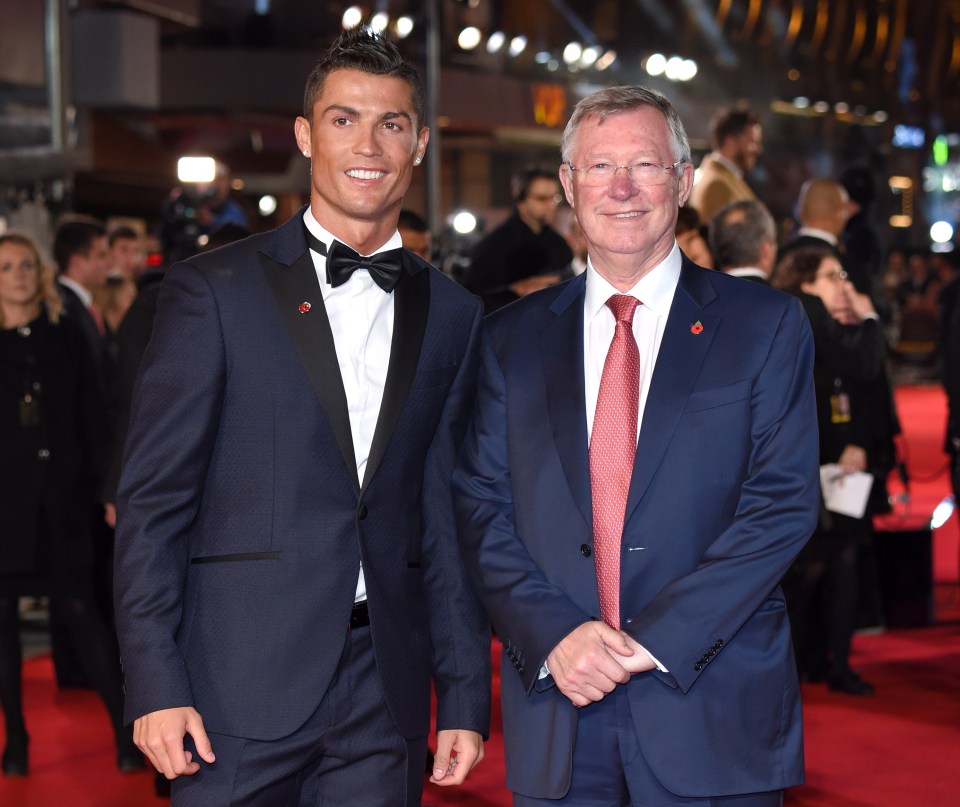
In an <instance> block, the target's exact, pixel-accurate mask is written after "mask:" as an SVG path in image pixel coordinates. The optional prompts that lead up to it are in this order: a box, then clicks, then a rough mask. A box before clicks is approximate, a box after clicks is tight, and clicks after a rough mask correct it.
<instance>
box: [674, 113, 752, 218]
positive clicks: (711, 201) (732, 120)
mask: <svg viewBox="0 0 960 807" xmlns="http://www.w3.org/2000/svg"><path fill="white" fill-rule="evenodd" d="M710 141H711V144H712V145H713V151H711V152H710V153H709V154H707V155H706V156H705V157H704V158H703V160H702V161H701V163H700V167H699V168H698V169H697V173H696V180H695V182H694V185H693V193H692V194H691V195H690V204H691V205H693V206H694V207H695V208H696V209H697V212H698V213H699V214H700V215H701V216H702V217H703V219H704V221H710V219H712V218H713V214H714V213H716V212H717V211H718V210H719V209H720V208H721V207H723V206H724V205H725V204H726V203H727V202H732V201H734V200H735V199H754V198H756V195H755V194H754V192H753V191H752V190H751V189H750V186H749V185H748V184H747V182H746V180H745V179H744V177H745V175H746V174H749V173H750V172H751V171H752V170H753V169H754V167H755V166H756V164H757V158H758V157H759V156H760V153H761V152H762V151H763V127H762V126H761V125H760V118H759V117H758V116H757V113H756V112H754V111H753V110H751V109H749V108H747V107H742V106H735V107H725V108H723V109H720V110H718V111H717V113H716V114H715V115H714V116H713V118H712V119H711V120H710Z"/></svg>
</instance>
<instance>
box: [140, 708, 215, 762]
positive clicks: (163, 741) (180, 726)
mask: <svg viewBox="0 0 960 807" xmlns="http://www.w3.org/2000/svg"><path fill="white" fill-rule="evenodd" d="M186 734H189V735H190V736H191V737H193V742H194V745H196V747H197V753H198V754H199V755H200V758H201V759H202V760H203V761H204V762H208V763H211V764H212V763H213V762H214V761H216V757H215V756H214V754H213V748H212V747H211V745H210V738H209V737H207V732H206V731H205V730H204V728H203V719H202V718H201V717H200V713H199V712H197V710H196V709H194V708H193V707H192V706H178V707H176V708H174V709H161V710H159V711H157V712H150V714H147V715H144V716H143V717H140V718H137V720H135V721H134V723H133V741H134V742H135V743H136V744H137V748H139V749H140V750H141V751H143V753H144V754H146V756H147V759H149V760H150V763H151V764H152V765H153V767H154V768H156V769H157V770H158V771H160V773H162V774H163V775H164V776H166V777H167V779H176V778H177V777H178V776H182V775H186V776H192V775H193V774H195V773H196V772H197V771H199V770H200V763H199V762H196V761H195V760H194V759H193V754H191V753H190V752H189V751H186V750H184V748H183V738H184V735H186Z"/></svg>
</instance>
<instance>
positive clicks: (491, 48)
mask: <svg viewBox="0 0 960 807" xmlns="http://www.w3.org/2000/svg"><path fill="white" fill-rule="evenodd" d="M506 41H507V35H506V34H505V33H504V32H503V31H494V32H493V33H492V34H490V36H489V37H488V38H487V53H496V52H497V51H499V50H500V48H502V47H503V43H504V42H506Z"/></svg>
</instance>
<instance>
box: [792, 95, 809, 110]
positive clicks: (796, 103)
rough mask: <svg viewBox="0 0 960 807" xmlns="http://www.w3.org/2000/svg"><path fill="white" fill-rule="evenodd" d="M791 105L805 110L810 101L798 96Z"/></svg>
mask: <svg viewBox="0 0 960 807" xmlns="http://www.w3.org/2000/svg"><path fill="white" fill-rule="evenodd" d="M793 105H794V106H795V107H796V108H797V109H807V108H808V107H809V106H810V99H809V98H807V97H806V96H803V95H798V96H797V97H796V98H794V99H793Z"/></svg>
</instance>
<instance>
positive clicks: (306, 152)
mask: <svg viewBox="0 0 960 807" xmlns="http://www.w3.org/2000/svg"><path fill="white" fill-rule="evenodd" d="M303 156H304V157H309V156H310V154H309V152H308V151H307V150H306V149H304V150H303Z"/></svg>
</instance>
